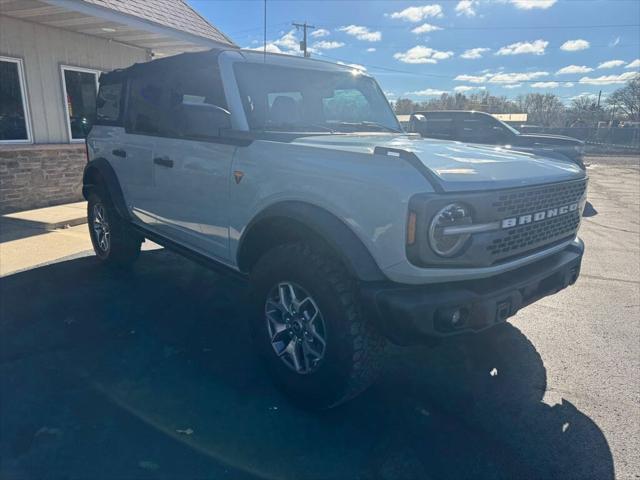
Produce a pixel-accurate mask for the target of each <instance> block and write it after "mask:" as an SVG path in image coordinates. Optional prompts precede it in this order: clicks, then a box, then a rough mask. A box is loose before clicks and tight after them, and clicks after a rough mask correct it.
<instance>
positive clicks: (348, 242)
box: [236, 201, 387, 282]
mask: <svg viewBox="0 0 640 480" xmlns="http://www.w3.org/2000/svg"><path fill="white" fill-rule="evenodd" d="M276 219H280V220H291V221H294V222H296V223H298V224H302V225H303V226H304V227H306V228H307V229H308V230H310V231H312V232H313V233H314V234H316V235H318V236H319V237H320V238H321V239H322V240H324V241H325V242H326V243H327V244H328V245H329V247H331V248H332V249H333V250H334V251H335V252H336V253H337V254H338V255H339V256H340V258H341V260H343V262H344V264H345V265H346V267H347V268H348V269H349V270H350V272H351V273H352V274H354V275H355V276H356V277H357V278H358V279H359V280H361V281H366V282H373V281H384V280H387V277H386V276H385V275H384V273H382V271H381V270H380V267H379V266H378V264H377V263H376V262H375V260H374V259H373V256H372V255H371V253H370V252H369V250H368V249H367V247H366V246H365V245H364V243H363V242H362V241H361V240H360V239H359V238H358V236H357V235H356V234H355V233H354V232H353V230H352V229H351V228H350V227H349V226H348V225H347V224H346V223H345V222H344V221H342V220H340V219H339V218H338V217H336V216H335V215H334V214H332V213H330V212H329V211H327V210H325V209H324V208H321V207H318V206H316V205H313V204H310V203H305V202H299V201H283V202H279V203H276V204H274V205H271V206H269V207H267V208H265V209H264V210H263V211H261V212H260V213H259V214H258V215H256V216H255V217H254V218H253V219H252V220H251V221H250V222H249V224H248V225H247V227H246V228H245V231H244V232H243V234H242V236H241V237H240V241H239V244H238V250H237V254H236V260H237V265H238V266H239V267H240V269H241V270H248V268H246V267H247V261H246V258H248V257H249V256H250V255H249V252H248V251H247V250H248V249H249V248H250V247H247V244H249V243H250V242H247V239H248V238H251V235H252V232H253V231H254V229H255V228H257V227H258V226H259V225H261V224H262V225H264V223H263V222H266V221H269V220H276ZM243 267H244V268H243Z"/></svg>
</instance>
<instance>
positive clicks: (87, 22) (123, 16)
mask: <svg viewBox="0 0 640 480" xmlns="http://www.w3.org/2000/svg"><path fill="white" fill-rule="evenodd" d="M111 2H113V0H0V14H2V15H6V16H8V17H13V18H17V19H20V20H24V21H28V22H34V23H39V24H42V25H47V26H50V27H55V28H61V29H64V30H69V31H73V32H78V33H84V34H87V35H92V36H95V37H100V38H104V39H107V40H110V41H113V42H118V43H121V44H125V45H129V46H133V47H139V48H143V49H145V50H147V51H148V52H149V53H152V54H154V56H166V55H174V54H176V53H180V52H190V51H199V50H207V49H210V48H214V47H225V48H228V47H235V45H234V44H233V42H232V41H231V40H230V39H229V38H228V37H226V36H225V35H224V34H223V33H222V32H220V31H218V30H217V29H216V28H215V27H213V26H212V25H210V24H209V23H208V22H207V21H206V20H204V19H203V18H202V17H200V16H199V15H198V14H197V13H195V11H193V10H192V9H191V8H190V7H189V6H188V5H186V4H185V3H182V2H181V0H145V1H142V2H141V1H140V0H127V2H129V3H127V2H118V3H111ZM154 8H155V9H157V10H158V11H154ZM172 8H173V9H176V11H175V12H171V11H167V10H171V9H172ZM160 10H162V11H160Z"/></svg>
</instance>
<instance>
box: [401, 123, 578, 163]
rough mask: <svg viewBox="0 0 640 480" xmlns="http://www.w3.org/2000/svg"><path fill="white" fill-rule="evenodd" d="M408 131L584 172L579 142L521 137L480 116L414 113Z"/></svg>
mask: <svg viewBox="0 0 640 480" xmlns="http://www.w3.org/2000/svg"><path fill="white" fill-rule="evenodd" d="M409 131H410V132H415V133H419V134H420V135H422V136H423V137H428V138H440V139H445V140H458V141H460V142H466V143H480V144H485V145H499V146H501V147H503V148H506V149H509V150H518V151H522V152H531V153H534V154H538V155H543V156H546V157H554V158H559V159H567V160H569V161H571V162H574V163H576V164H577V165H579V166H580V167H581V168H584V163H583V162H582V155H583V151H584V142H583V141H582V140H578V139H577V138H572V137H566V136H563V135H546V134H524V133H521V132H519V131H518V130H516V129H515V128H513V127H511V126H509V125H507V124H506V123H504V122H502V121H500V120H498V119H497V118H495V117H494V116H493V115H489V114H488V113H484V112H475V111H464V110H447V111H429V112H415V113H413V114H412V115H411V117H410V119H409Z"/></svg>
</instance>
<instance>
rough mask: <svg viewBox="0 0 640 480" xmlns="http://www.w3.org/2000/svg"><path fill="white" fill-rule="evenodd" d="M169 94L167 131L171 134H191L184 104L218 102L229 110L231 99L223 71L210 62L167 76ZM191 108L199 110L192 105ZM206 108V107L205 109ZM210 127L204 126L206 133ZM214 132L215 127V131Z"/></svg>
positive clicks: (216, 103)
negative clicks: (226, 97) (223, 77)
mask: <svg viewBox="0 0 640 480" xmlns="http://www.w3.org/2000/svg"><path fill="white" fill-rule="evenodd" d="M165 85H166V88H167V90H168V91H167V94H168V102H169V103H168V113H169V115H168V117H167V124H166V134H167V135H168V136H171V137H184V136H190V133H191V132H190V131H186V130H185V127H186V125H185V123H187V122H185V121H184V120H185V118H184V114H185V108H184V106H185V105H186V106H196V105H197V106H202V107H206V106H215V107H221V108H224V109H225V110H226V108H227V102H226V100H225V96H224V89H223V87H222V79H221V78H220V71H219V70H218V69H217V68H215V67H211V66H209V65H205V66H203V67H201V68H196V69H188V70H184V71H172V72H169V75H167V77H166V78H165ZM189 111H190V112H194V111H197V110H194V109H190V110H189ZM202 111H203V112H204V111H206V108H204V109H202ZM204 132H206V129H205V130H203V133H204ZM212 136H213V131H212Z"/></svg>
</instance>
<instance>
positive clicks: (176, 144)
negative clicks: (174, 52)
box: [130, 64, 236, 260]
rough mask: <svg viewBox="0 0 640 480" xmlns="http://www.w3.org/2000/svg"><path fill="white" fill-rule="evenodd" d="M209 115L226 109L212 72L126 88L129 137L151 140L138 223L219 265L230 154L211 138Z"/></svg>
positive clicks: (224, 251) (195, 69) (225, 239)
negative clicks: (147, 189)
mask: <svg viewBox="0 0 640 480" xmlns="http://www.w3.org/2000/svg"><path fill="white" fill-rule="evenodd" d="M215 107H221V108H225V107H226V101H225V97H224V92H223V89H222V82H221V80H220V76H219V72H218V69H217V65H215V64H213V65H211V64H203V65H190V66H189V68H185V69H175V68H167V69H166V71H155V72H153V75H147V76H146V78H139V79H134V80H133V81H132V90H131V108H132V111H133V113H132V114H131V115H130V116H131V117H132V121H131V125H132V130H133V131H136V132H137V131H140V130H142V131H141V132H140V133H144V134H145V135H147V136H148V138H153V154H152V158H151V169H152V177H153V187H152V194H151V195H150V198H148V199H145V201H144V202H140V204H139V206H140V209H139V210H140V211H138V215H139V217H141V218H143V219H144V221H145V222H146V223H147V226H148V227H149V228H151V229H153V230H154V231H156V232H157V233H159V234H160V235H162V236H163V237H166V238H168V239H169V240H173V241H175V242H178V243H180V244H182V245H184V246H187V247H189V248H192V249H195V250H197V251H200V252H201V253H203V254H205V255H208V256H212V257H217V258H219V259H221V260H225V259H228V258H229V220H228V213H227V212H228V208H227V207H228V205H227V204H228V195H229V179H230V175H231V172H230V170H231V161H232V159H233V154H234V152H235V148H236V147H235V146H233V145H228V144H224V143H219V138H218V133H219V132H217V131H215V129H213V127H212V128H211V129H209V124H210V121H209V117H208V116H207V112H209V111H210V110H211V109H212V108H215ZM194 112H195V113H194ZM190 113H194V114H193V115H190Z"/></svg>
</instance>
